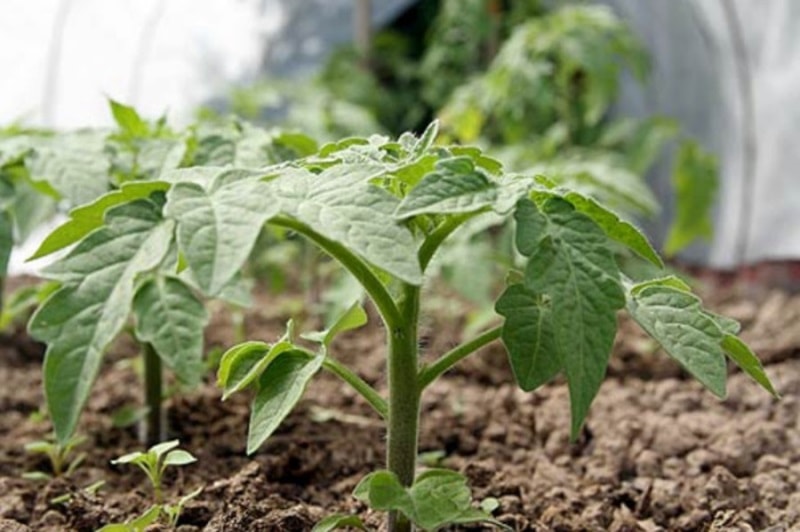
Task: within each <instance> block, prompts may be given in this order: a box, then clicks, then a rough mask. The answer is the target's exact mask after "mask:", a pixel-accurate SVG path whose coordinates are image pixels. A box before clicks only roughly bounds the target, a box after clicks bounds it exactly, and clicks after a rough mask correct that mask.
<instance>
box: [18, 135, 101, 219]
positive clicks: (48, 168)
mask: <svg viewBox="0 0 800 532" xmlns="http://www.w3.org/2000/svg"><path fill="white" fill-rule="evenodd" d="M104 148H105V135H104V134H103V135H100V134H98V133H97V132H85V133H84V132H79V133H72V134H62V135H58V136H56V137H53V138H52V139H49V140H48V142H47V143H42V144H41V145H37V146H36V148H35V149H34V151H33V153H31V154H30V155H29V156H28V157H27V159H26V166H27V168H28V172H29V173H30V177H31V180H33V181H44V182H45V183H47V184H48V185H49V186H51V187H52V188H53V189H55V190H56V191H58V193H59V194H60V195H61V196H62V197H64V198H65V199H66V200H67V202H68V203H69V205H70V206H74V205H82V204H84V203H88V202H90V201H94V200H95V199H96V198H98V197H99V196H102V195H103V194H105V193H106V192H108V191H109V188H110V183H109V175H110V170H111V164H110V162H109V160H108V158H107V156H106V155H105V153H104Z"/></svg>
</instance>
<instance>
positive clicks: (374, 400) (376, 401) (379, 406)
mask: <svg viewBox="0 0 800 532" xmlns="http://www.w3.org/2000/svg"><path fill="white" fill-rule="evenodd" d="M322 367H323V368H325V369H327V370H328V371H330V372H331V373H334V374H335V375H337V376H338V377H340V378H341V379H342V380H343V381H345V382H346V383H347V384H349V385H350V386H352V387H353V389H354V390H355V391H357V392H358V393H359V394H361V397H363V398H364V399H365V400H366V401H367V402H368V403H369V404H370V406H371V407H372V408H373V409H374V410H375V411H376V412H377V413H378V414H379V415H380V416H381V417H382V418H384V419H386V416H388V415H389V407H388V406H387V404H386V401H385V400H384V399H383V397H381V396H380V394H379V393H378V392H377V391H375V389H374V388H373V387H372V386H370V385H369V384H367V383H366V382H365V381H364V379H362V378H361V377H359V376H358V375H356V374H355V373H353V372H352V371H351V370H350V369H349V368H347V367H346V366H344V365H343V364H341V363H340V362H339V361H338V360H335V359H333V358H331V357H327V356H326V357H325V361H324V362H323V363H322Z"/></svg>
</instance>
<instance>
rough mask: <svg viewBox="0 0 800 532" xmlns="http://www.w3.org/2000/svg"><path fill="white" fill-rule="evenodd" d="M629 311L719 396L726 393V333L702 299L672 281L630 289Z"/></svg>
mask: <svg viewBox="0 0 800 532" xmlns="http://www.w3.org/2000/svg"><path fill="white" fill-rule="evenodd" d="M628 312H629V313H630V315H631V316H632V317H633V319H634V320H636V322H637V323H638V324H639V325H641V327H642V328H643V329H644V330H645V331H646V332H647V333H648V334H649V335H650V336H652V337H653V338H654V339H655V340H656V341H658V343H659V344H661V346H662V347H663V348H664V350H665V351H666V352H667V354H669V355H670V356H671V357H672V358H674V359H675V360H677V361H678V362H679V363H680V364H681V365H682V366H683V367H684V368H686V370H687V371H688V372H689V373H691V374H692V375H693V376H694V377H695V378H696V379H697V380H699V381H700V382H701V383H702V384H703V385H704V386H706V387H707V388H708V389H709V390H711V391H712V392H713V393H714V394H715V395H717V396H719V397H724V396H725V378H726V376H727V368H726V366H725V356H724V355H723V353H722V349H721V348H720V344H721V342H722V341H723V332H722V330H721V329H720V327H719V326H718V325H717V323H716V322H715V320H714V319H713V318H711V317H710V316H709V315H707V314H706V313H705V312H704V311H703V309H702V307H701V306H700V300H699V299H698V298H697V297H696V296H694V295H693V294H690V293H688V292H684V291H682V290H677V289H675V288H673V287H671V286H669V284H667V283H665V284H664V285H663V286H659V285H656V284H652V283H651V284H650V285H649V286H646V287H644V288H639V289H636V288H634V289H631V293H630V295H629V298H628Z"/></svg>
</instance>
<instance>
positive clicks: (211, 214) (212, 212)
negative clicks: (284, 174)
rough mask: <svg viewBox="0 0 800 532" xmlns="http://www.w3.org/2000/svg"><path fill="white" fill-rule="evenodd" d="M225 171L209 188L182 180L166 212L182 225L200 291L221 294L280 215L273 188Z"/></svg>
mask: <svg viewBox="0 0 800 532" xmlns="http://www.w3.org/2000/svg"><path fill="white" fill-rule="evenodd" d="M231 175H232V174H231V172H226V171H223V172H222V173H220V174H219V175H217V176H216V178H215V179H214V180H213V181H212V183H211V185H210V187H209V188H208V189H207V190H206V189H204V188H203V187H202V186H200V185H198V184H196V183H191V182H180V183H177V184H176V185H174V186H173V187H172V189H171V190H170V191H169V192H168V193H167V198H168V201H167V206H166V209H165V212H166V214H167V216H168V217H171V218H174V219H175V220H176V222H177V225H178V229H177V236H178V245H179V246H180V249H181V251H182V252H183V255H184V257H185V258H186V261H187V263H188V264H189V267H190V268H191V269H192V272H193V273H194V278H195V280H196V281H197V283H198V285H199V286H200V288H201V289H202V290H203V291H204V292H206V293H207V294H209V295H216V294H218V293H219V292H220V291H221V290H222V289H223V288H224V287H225V285H227V284H228V283H229V282H230V281H231V279H232V278H233V277H234V276H235V275H236V273H237V272H238V271H239V270H240V269H241V268H242V265H243V264H244V263H245V261H246V260H247V257H248V256H249V254H250V250H251V249H252V247H253V245H254V244H255V241H256V238H258V234H259V233H260V232H261V227H262V226H263V225H264V223H265V222H266V221H267V220H269V219H270V218H271V217H273V216H275V215H276V214H277V213H278V205H277V203H276V202H275V201H271V199H270V193H269V191H270V187H269V184H268V183H266V182H264V181H261V180H258V179H252V178H250V179H246V178H245V179H232V180H229V176H231Z"/></svg>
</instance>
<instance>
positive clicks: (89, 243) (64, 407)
mask: <svg viewBox="0 0 800 532" xmlns="http://www.w3.org/2000/svg"><path fill="white" fill-rule="evenodd" d="M172 230H173V224H172V222H170V221H165V220H163V219H162V218H161V215H160V207H159V206H158V205H156V204H154V203H153V202H151V201H149V200H136V201H134V202H131V203H127V204H124V205H120V206H117V207H115V208H114V209H112V210H110V211H108V213H107V215H106V225H105V226H103V227H102V228H100V229H98V230H96V231H95V232H93V233H91V234H90V235H89V236H87V237H86V238H85V239H84V240H83V241H82V242H81V243H80V244H78V246H76V247H75V249H74V250H72V252H70V253H69V254H68V255H67V256H66V257H64V258H63V259H61V260H60V261H59V262H56V263H54V264H53V265H51V266H50V267H49V268H48V269H47V270H46V275H48V276H50V277H52V278H53V279H56V280H59V281H61V282H62V283H64V286H63V287H62V288H61V289H59V290H58V291H56V292H55V293H54V294H52V295H51V296H50V297H49V298H48V299H47V300H46V301H45V302H44V303H43V305H42V306H41V307H40V308H39V310H38V311H37V312H36V313H35V314H34V316H33V317H32V318H31V323H30V327H29V328H30V332H31V334H32V335H33V336H34V337H36V338H38V339H39V340H42V341H44V342H46V343H47V344H48V347H47V354H46V356H45V362H44V387H45V395H46V398H47V405H48V410H49V412H50V415H51V416H52V419H53V425H54V427H55V431H56V435H57V437H58V439H59V441H61V442H65V441H66V440H67V439H68V438H69V436H70V435H71V434H72V432H73V431H74V429H75V425H76V423H77V420H78V415H79V414H80V411H81V409H82V408H83V405H84V403H85V402H86V399H87V398H88V395H89V391H90V388H91V386H92V383H93V382H94V379H95V377H96V376H97V372H98V370H99V367H100V360H101V357H102V355H103V352H104V351H105V349H106V347H107V346H108V344H109V343H111V341H112V340H113V339H114V338H115V337H116V335H117V334H118V333H119V331H120V330H121V329H122V327H123V326H124V325H125V321H126V320H127V318H128V315H129V313H130V310H131V304H132V300H133V285H134V280H135V278H136V276H137V275H138V274H139V273H141V272H144V271H148V270H151V269H153V268H155V267H156V266H157V265H158V264H159V263H160V262H161V260H162V259H163V257H164V255H165V254H166V253H167V250H168V249H169V244H170V241H171V239H172Z"/></svg>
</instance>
